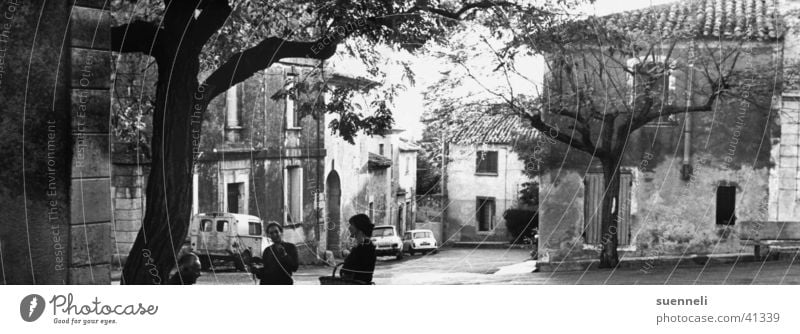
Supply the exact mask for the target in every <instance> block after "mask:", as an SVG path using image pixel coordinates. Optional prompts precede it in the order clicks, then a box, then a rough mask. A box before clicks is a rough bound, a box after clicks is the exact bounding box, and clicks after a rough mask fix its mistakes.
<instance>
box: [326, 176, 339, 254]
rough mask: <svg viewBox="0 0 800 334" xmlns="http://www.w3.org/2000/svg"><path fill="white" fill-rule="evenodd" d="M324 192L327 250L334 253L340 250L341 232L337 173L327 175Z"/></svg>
mask: <svg viewBox="0 0 800 334" xmlns="http://www.w3.org/2000/svg"><path fill="white" fill-rule="evenodd" d="M325 190H326V199H325V205H326V209H327V210H326V211H327V217H326V218H327V219H326V221H327V222H328V223H327V225H326V226H325V227H326V229H327V230H328V233H327V240H328V241H327V243H328V245H327V246H328V247H327V248H328V250H329V251H333V252H334V253H336V252H337V251H339V250H340V247H339V233H340V231H341V226H342V222H341V218H342V217H341V204H342V203H341V201H342V189H341V181H340V180H339V173H336V171H331V173H330V174H328V178H327V179H326V180H325Z"/></svg>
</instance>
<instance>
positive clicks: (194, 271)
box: [167, 253, 201, 285]
mask: <svg viewBox="0 0 800 334" xmlns="http://www.w3.org/2000/svg"><path fill="white" fill-rule="evenodd" d="M200 275H201V274H200V257H198V256H197V255H196V254H194V253H188V254H184V255H182V256H181V257H180V259H178V272H176V273H175V274H173V275H172V277H170V278H169V281H167V284H171V285H192V284H194V283H196V282H197V278H198V277H200Z"/></svg>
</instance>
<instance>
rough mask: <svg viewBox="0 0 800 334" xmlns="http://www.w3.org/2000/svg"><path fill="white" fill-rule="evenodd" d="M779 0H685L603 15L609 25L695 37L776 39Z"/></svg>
mask: <svg viewBox="0 0 800 334" xmlns="http://www.w3.org/2000/svg"><path fill="white" fill-rule="evenodd" d="M779 20H780V14H779V12H778V3H777V0H684V1H679V2H675V3H671V4H666V5H659V6H652V7H647V8H643V9H638V10H634V11H629V12H624V13H617V14H612V15H609V16H605V17H603V18H601V19H600V21H601V22H604V23H605V24H606V25H607V26H608V27H609V28H615V29H619V30H623V31H635V32H643V33H648V34H659V35H661V36H664V37H671V36H675V35H682V34H684V33H690V34H693V35H694V36H696V37H709V38H724V39H741V38H745V39H750V40H774V39H777V38H779V37H780V31H778V29H779V27H778V26H779V24H778V23H779Z"/></svg>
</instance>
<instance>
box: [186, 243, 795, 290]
mask: <svg viewBox="0 0 800 334" xmlns="http://www.w3.org/2000/svg"><path fill="white" fill-rule="evenodd" d="M528 258H529V255H528V251H527V250H520V249H510V250H502V249H479V250H472V249H460V248H451V249H444V250H441V251H439V252H438V253H436V254H429V255H415V256H413V257H411V256H406V257H405V258H404V259H403V260H400V261H398V260H395V259H394V258H391V257H386V258H379V259H378V264H377V267H376V274H375V282H376V284H379V285H388V284H537V285H538V284H800V259H795V261H794V262H792V261H791V260H782V261H769V262H763V263H762V262H744V263H738V264H713V265H709V266H707V267H703V266H702V265H691V266H679V267H677V268H675V267H674V266H673V265H666V264H664V265H660V264H659V263H657V262H656V263H652V268H651V269H650V270H649V271H648V272H647V273H644V272H642V271H641V270H639V269H637V268H625V269H618V270H615V271H612V270H589V271H585V272H582V271H577V272H560V273H552V272H540V273H531V272H530V271H531V270H532V268H533V262H532V261H527V260H528ZM526 261H527V262H526ZM330 272H331V268H330V267H321V266H320V267H316V266H304V267H301V268H300V270H299V271H298V272H297V273H296V274H295V276H294V277H295V284H313V285H316V284H319V281H318V277H319V276H326V275H330ZM198 284H255V282H254V281H253V280H252V279H251V278H250V275H249V274H247V273H243V272H236V271H233V270H232V269H229V268H224V269H220V270H217V271H215V272H211V271H208V272H203V276H202V277H201V278H200V280H199V281H198Z"/></svg>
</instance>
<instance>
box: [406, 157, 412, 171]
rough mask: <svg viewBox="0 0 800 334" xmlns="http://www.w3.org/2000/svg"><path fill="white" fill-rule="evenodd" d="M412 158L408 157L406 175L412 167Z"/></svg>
mask: <svg viewBox="0 0 800 334" xmlns="http://www.w3.org/2000/svg"><path fill="white" fill-rule="evenodd" d="M410 166H411V158H410V157H406V175H408V172H409V169H410V168H411V167H410Z"/></svg>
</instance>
